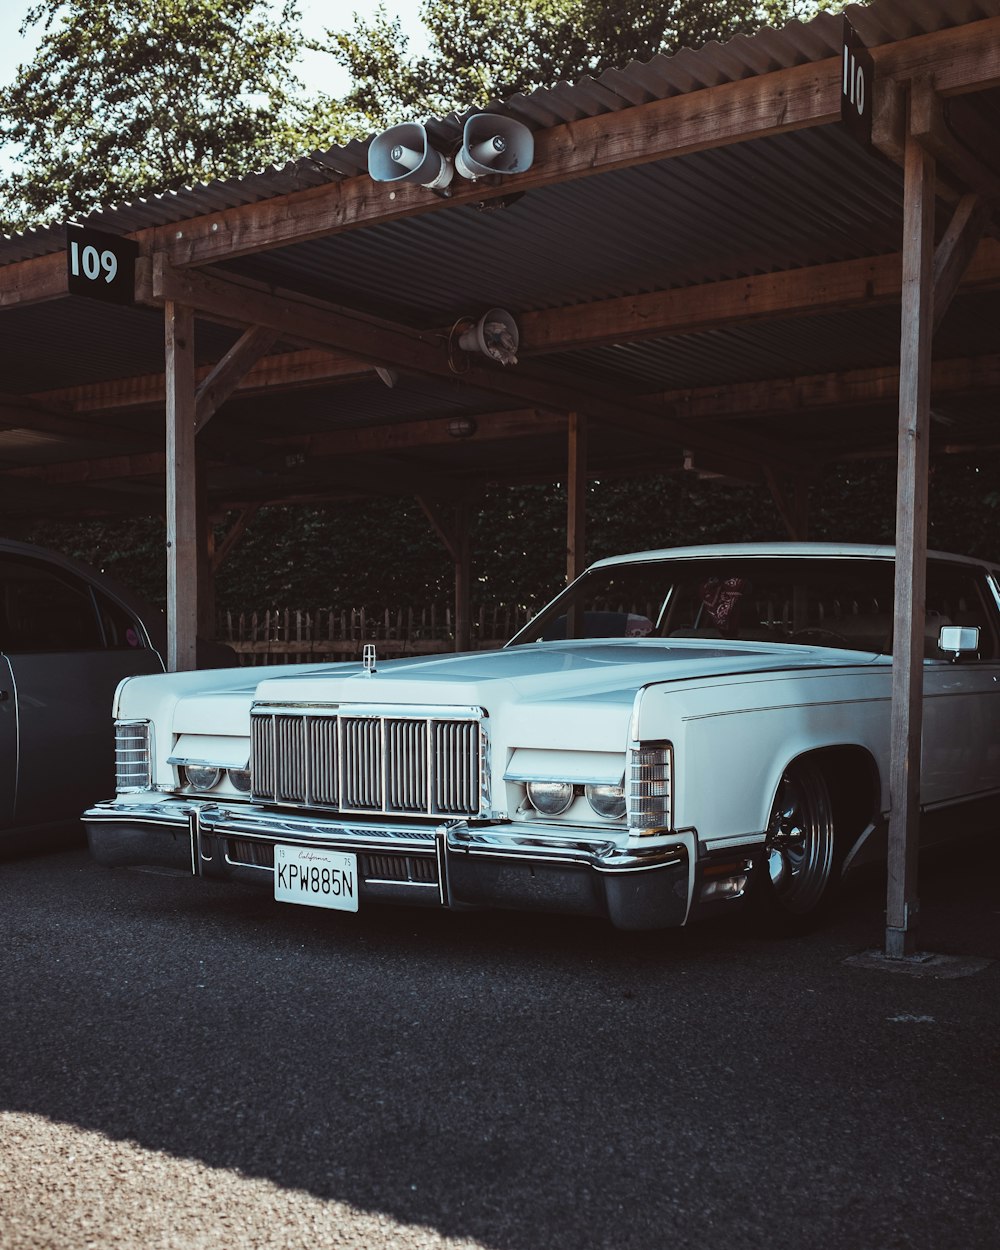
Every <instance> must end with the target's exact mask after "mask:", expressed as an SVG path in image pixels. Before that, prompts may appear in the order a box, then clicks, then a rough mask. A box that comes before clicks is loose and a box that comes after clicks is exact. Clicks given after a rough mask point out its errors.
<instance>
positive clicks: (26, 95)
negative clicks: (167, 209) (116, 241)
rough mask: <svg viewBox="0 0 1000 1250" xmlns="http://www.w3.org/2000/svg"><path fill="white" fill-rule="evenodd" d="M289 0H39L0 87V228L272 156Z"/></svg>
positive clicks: (279, 125)
mask: <svg viewBox="0 0 1000 1250" xmlns="http://www.w3.org/2000/svg"><path fill="white" fill-rule="evenodd" d="M298 20H299V13H298V9H297V5H296V0H282V3H281V8H280V11H279V12H278V13H277V15H275V14H274V13H273V12H272V9H271V6H270V5H269V4H267V3H264V2H263V0H38V3H36V4H35V5H34V6H33V7H32V8H31V9H30V10H29V11H28V14H27V16H26V17H25V20H24V23H23V25H22V32H24V33H26V32H27V30H28V29H29V28H31V27H36V26H38V27H41V29H42V31H43V32H44V33H43V34H42V37H41V41H40V43H39V45H38V50H37V52H36V55H35V58H34V60H33V61H32V62H31V64H29V65H26V66H21V67H20V68H19V70H18V74H17V77H16V79H15V81H14V82H13V83H12V84H10V85H9V86H7V87H5V88H4V89H3V90H0V142H4V143H8V144H11V145H13V148H14V150H15V152H19V153H20V159H19V161H17V163H16V164H15V165H14V167H13V170H12V172H11V173H9V174H8V175H7V176H6V177H5V178H4V179H2V180H0V197H2V201H3V202H4V207H3V210H2V213H3V218H2V220H0V228H2V229H4V230H7V231H10V230H13V229H22V228H24V227H25V226H26V225H29V224H35V225H36V224H39V223H40V222H42V221H45V220H52V219H59V218H65V217H68V216H72V215H74V214H77V213H83V212H86V211H89V210H91V209H94V208H97V207H100V206H106V205H108V204H110V203H113V202H119V201H121V200H122V199H124V198H128V197H129V196H132V195H135V194H136V193H139V192H142V193H147V194H148V193H152V192H162V191H168V190H175V189H177V188H179V187H182V186H186V185H190V184H191V183H193V182H197V181H207V180H209V179H212V178H216V177H221V176H226V175H232V174H238V173H247V172H248V171H250V170H252V169H255V168H259V167H261V166H262V165H264V164H266V163H267V162H269V161H272V160H276V159H284V156H285V155H286V153H287V149H285V150H283V146H284V145H285V144H286V143H287V142H288V136H289V127H290V126H291V125H292V121H293V117H294V109H295V105H294V103H293V94H294V92H295V90H296V89H297V88H298V87H299V85H300V84H299V83H298V81H297V79H296V78H295V76H294V73H293V68H292V67H293V63H294V61H295V58H296V57H297V56H298V54H299V51H300V48H301V35H300V33H299V27H298Z"/></svg>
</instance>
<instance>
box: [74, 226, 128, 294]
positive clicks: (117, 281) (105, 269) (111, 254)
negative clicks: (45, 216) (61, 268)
mask: <svg viewBox="0 0 1000 1250" xmlns="http://www.w3.org/2000/svg"><path fill="white" fill-rule="evenodd" d="M138 255H139V245H138V243H136V242H135V240H134V239H125V238H122V237H121V235H117V234H108V233H106V232H105V231H102V230H88V229H86V228H85V227H81V226H67V227H66V288H67V290H68V291H69V293H70V294H71V295H85V296H87V298H88V299H100V300H111V301H112V302H113V303H116V304H132V303H134V302H135V262H136V258H137V256H138Z"/></svg>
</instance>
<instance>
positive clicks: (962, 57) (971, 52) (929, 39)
mask: <svg viewBox="0 0 1000 1250" xmlns="http://www.w3.org/2000/svg"><path fill="white" fill-rule="evenodd" d="M851 17H852V21H854V20H856V21H857V27H856V28H857V29H858V31H859V33H860V34H861V35H862V38H864V14H863V13H861V14H859V15H858V17H857V18H856V19H855V15H854V14H853V13H852V15H851ZM875 20H876V21H877V18H876V19H875ZM869 51H870V52H871V55H872V57H873V58H874V60H875V76H876V81H877V80H878V79H879V78H894V79H897V80H898V81H901V82H905V81H907V80H911V79H914V78H919V77H921V76H926V77H928V78H930V79H931V80H932V81H933V83H934V86H935V89H936V90H937V91H938V93H939V94H940V95H942V96H954V95H965V94H968V93H969V92H973V91H989V90H991V89H992V88H993V87H998V86H1000V17H987V18H984V19H982V20H981V21H978V22H966V23H964V24H963V25H961V26H952V27H950V28H949V29H948V30H939V31H933V32H932V33H931V34H927V35H916V36H914V37H913V38H912V39H900V40H898V41H897V42H895V43H885V44H881V45H879V46H878V47H873V48H870V49H869Z"/></svg>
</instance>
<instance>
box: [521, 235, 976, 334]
mask: <svg viewBox="0 0 1000 1250" xmlns="http://www.w3.org/2000/svg"><path fill="white" fill-rule="evenodd" d="M970 261H971V264H970V266H969V270H968V274H967V276H966V283H965V285H966V286H967V287H968V289H970V290H971V289H974V288H975V289H987V288H993V287H996V286H998V285H1000V243H998V242H997V241H996V240H995V239H984V240H983V241H982V242H981V243H980V244H979V246H978V247H977V248H975V249H974V250H973V254H972V257H970ZM901 289H902V258H901V257H900V256H899V255H898V254H897V255H889V256H871V257H867V258H865V259H864V260H851V261H840V262H836V263H834V264H829V265H814V266H812V267H810V268H808V269H791V270H785V271H781V272H778V273H768V274H757V275H754V276H753V277H749V278H737V279H731V280H729V281H725V282H707V283H703V284H702V285H700V286H697V287H682V288H679V289H676V290H668V291H653V292H650V293H648V294H644V295H631V296H624V297H622V298H620V299H610V300H603V301H601V302H599V303H596V304H577V305H573V306H571V307H569V308H557V309H547V310H545V311H543V312H527V313H522V314H520V316H519V317H518V329H519V330H520V335H521V343H520V351H521V353H522V354H523V355H526V356H530V355H532V354H540V353H545V352H559V351H568V350H573V349H576V348H581V347H596V346H600V345H602V344H609V343H628V342H632V341H635V340H638V339H654V338H662V337H665V336H667V335H672V334H696V333H701V332H703V331H706V330H718V329H723V328H724V327H726V326H730V325H736V324H745V323H746V322H748V321H756V320H762V319H776V318H784V317H802V316H811V315H813V314H819V313H831V312H842V311H848V310H855V309H866V308H882V307H886V306H888V305H891V304H894V303H896V302H898V300H899V298H900V292H901Z"/></svg>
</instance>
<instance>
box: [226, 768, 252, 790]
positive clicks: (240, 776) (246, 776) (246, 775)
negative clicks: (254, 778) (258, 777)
mask: <svg viewBox="0 0 1000 1250" xmlns="http://www.w3.org/2000/svg"><path fill="white" fill-rule="evenodd" d="M227 773H228V776H229V780H230V782H232V784H233V787H234V788H235V789H237V790H239V791H240V792H241V793H242V794H249V793H250V769H249V768H230V769H227Z"/></svg>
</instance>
